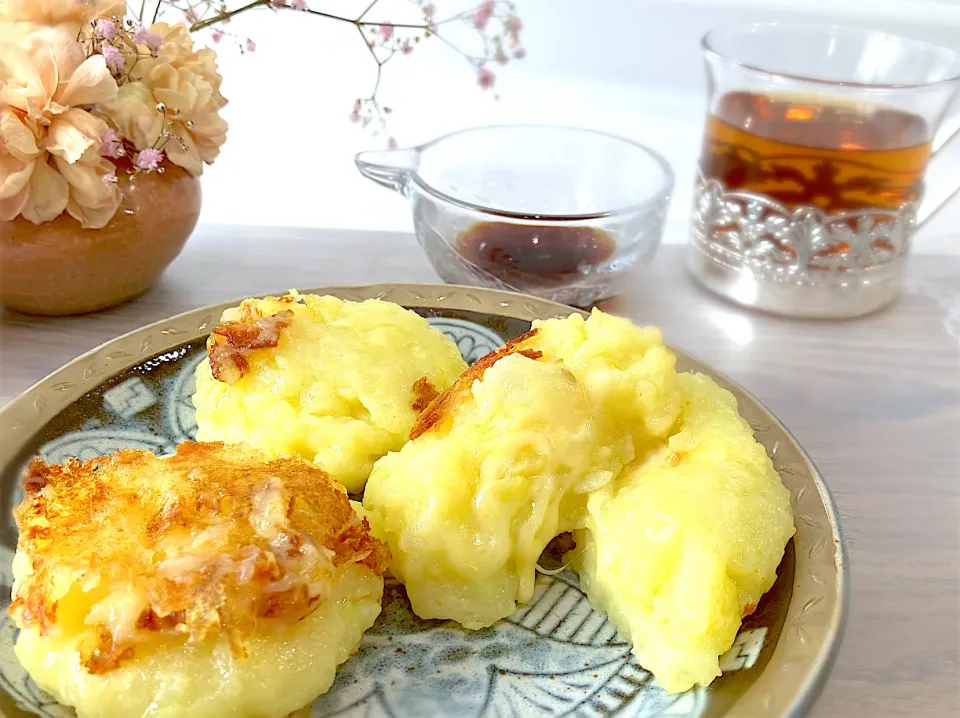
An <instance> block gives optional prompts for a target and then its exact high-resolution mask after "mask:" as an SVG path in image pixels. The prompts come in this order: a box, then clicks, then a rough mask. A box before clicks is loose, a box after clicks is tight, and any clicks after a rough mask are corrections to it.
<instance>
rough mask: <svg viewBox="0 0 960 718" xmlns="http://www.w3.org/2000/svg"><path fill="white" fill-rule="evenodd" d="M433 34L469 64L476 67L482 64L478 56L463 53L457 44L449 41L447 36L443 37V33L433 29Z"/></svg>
mask: <svg viewBox="0 0 960 718" xmlns="http://www.w3.org/2000/svg"><path fill="white" fill-rule="evenodd" d="M433 36H434V37H435V38H437V39H438V40H439V41H440V42H442V43H443V44H444V45H446V46H447V47H449V48H450V49H451V50H453V51H454V52H456V53H457V54H458V55H460V57H462V58H463V59H464V60H466V61H467V62H469V63H470V64H471V65H476V66H477V67H479V66H480V65H482V64H483V61H482V60H481V59H480V58H479V57H474V56H473V55H468V54H467V53H465V52H464V51H463V50H461V49H460V48H459V47H457V46H456V45H454V44H453V43H452V42H450V41H449V40H448V39H447V38H445V37H444V36H443V35H441V34H440V33H438V32H437V31H436V30H434V31H433Z"/></svg>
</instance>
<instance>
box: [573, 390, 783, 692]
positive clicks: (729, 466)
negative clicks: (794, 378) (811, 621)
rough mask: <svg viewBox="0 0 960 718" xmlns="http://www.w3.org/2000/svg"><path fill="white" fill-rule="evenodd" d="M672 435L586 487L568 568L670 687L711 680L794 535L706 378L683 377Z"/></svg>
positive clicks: (769, 479)
mask: <svg viewBox="0 0 960 718" xmlns="http://www.w3.org/2000/svg"><path fill="white" fill-rule="evenodd" d="M679 379H680V389H681V396H682V407H683V408H682V411H681V414H680V419H679V422H678V424H677V426H676V427H675V428H674V430H673V432H672V434H671V436H670V438H669V440H668V441H667V442H666V444H665V445H664V446H663V447H662V448H661V449H660V450H658V451H656V452H654V453H653V454H651V455H650V456H649V457H647V458H645V459H644V460H641V461H639V462H637V463H636V464H635V465H632V466H630V467H628V468H627V469H626V470H625V471H624V472H623V475H621V476H620V477H618V478H617V480H616V481H615V482H612V483H610V484H608V485H607V486H605V487H603V488H601V489H600V490H598V491H597V492H595V493H594V494H593V495H591V497H590V499H589V502H588V518H587V520H586V525H585V528H584V529H583V530H581V531H578V532H576V534H575V537H576V540H577V549H576V550H575V551H574V552H572V557H573V560H574V562H573V566H574V568H575V569H576V570H577V571H578V573H579V574H580V582H581V584H582V586H583V588H584V590H585V591H586V593H587V596H588V597H589V598H590V602H591V603H592V604H593V605H594V607H596V608H597V609H599V610H602V611H605V612H606V613H607V614H609V616H610V619H611V620H612V621H613V622H614V624H615V625H616V626H617V628H618V629H619V630H620V633H621V635H623V636H624V638H626V639H628V640H629V641H630V642H631V643H633V652H634V653H635V654H636V655H637V658H638V659H639V661H640V664H641V665H642V666H643V667H644V668H646V669H647V670H649V671H650V672H652V673H653V674H654V675H655V676H656V677H657V680H659V681H660V683H661V684H662V685H663V686H664V688H666V689H667V690H668V691H670V692H680V691H685V690H687V689H689V688H691V687H693V685H694V684H697V683H699V684H701V685H704V686H705V685H708V684H709V683H710V682H711V681H712V680H713V679H714V678H716V677H717V676H719V675H720V665H719V660H718V659H719V657H720V656H721V655H722V654H723V653H725V652H726V651H727V650H728V649H729V648H730V646H731V645H733V641H734V639H735V638H736V635H737V631H738V630H739V628H740V623H741V620H742V618H743V616H744V615H746V614H748V613H750V612H752V611H753V610H754V608H756V606H757V603H758V602H759V601H760V597H761V596H762V595H763V594H764V593H766V592H767V591H768V590H769V589H770V587H771V586H772V585H773V583H774V581H775V580H776V577H777V566H778V565H779V564H780V560H781V559H782V558H783V552H784V548H785V546H786V544H787V541H789V540H790V537H791V536H793V533H794V524H793V511H792V509H791V507H790V492H789V491H787V489H786V488H785V487H784V486H783V484H782V483H781V482H780V477H779V476H778V475H777V472H776V471H775V470H774V468H773V464H772V462H771V461H770V459H769V457H768V456H767V453H766V451H765V450H764V448H763V446H761V445H760V444H759V443H758V442H757V441H756V439H754V437H753V433H752V432H751V430H750V426H749V424H747V422H746V421H744V420H743V419H742V418H741V417H740V415H739V414H738V413H737V402H736V399H735V398H734V397H733V395H732V394H731V393H730V392H728V391H726V390H724V389H721V388H720V387H719V386H717V385H716V383H715V382H714V381H713V380H712V379H710V378H709V377H706V376H702V375H692V374H680V376H679Z"/></svg>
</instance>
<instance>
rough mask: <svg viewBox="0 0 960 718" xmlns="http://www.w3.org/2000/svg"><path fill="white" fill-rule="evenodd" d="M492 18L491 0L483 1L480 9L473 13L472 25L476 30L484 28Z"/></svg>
mask: <svg viewBox="0 0 960 718" xmlns="http://www.w3.org/2000/svg"><path fill="white" fill-rule="evenodd" d="M492 17H493V0H484V2H483V3H481V5H480V7H478V8H477V9H476V11H475V12H474V13H473V24H474V25H476V27H477V29H478V30H483V29H484V28H486V26H487V23H489V22H490V18H492Z"/></svg>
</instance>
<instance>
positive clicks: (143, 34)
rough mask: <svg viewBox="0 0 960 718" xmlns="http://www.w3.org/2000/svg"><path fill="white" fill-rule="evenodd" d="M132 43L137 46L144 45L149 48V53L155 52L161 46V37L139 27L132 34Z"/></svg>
mask: <svg viewBox="0 0 960 718" xmlns="http://www.w3.org/2000/svg"><path fill="white" fill-rule="evenodd" d="M133 41H134V42H135V43H137V44H138V45H146V46H147V47H149V48H150V51H151V52H156V51H157V50H159V49H160V46H161V45H163V36H162V35H158V34H157V33H155V32H150V31H149V30H147V28H145V27H139V28H137V31H136V32H135V33H133Z"/></svg>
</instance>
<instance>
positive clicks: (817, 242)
mask: <svg viewBox="0 0 960 718" xmlns="http://www.w3.org/2000/svg"><path fill="white" fill-rule="evenodd" d="M916 211H917V205H916V203H912V202H911V203H907V204H904V205H902V206H901V207H899V208H898V209H895V210H891V209H882V208H868V209H861V210H855V211H844V212H838V213H836V214H827V213H825V212H823V211H822V210H821V209H819V208H818V207H815V206H813V205H804V206H801V207H796V208H793V209H791V208H789V207H786V206H785V205H783V204H781V203H780V202H777V201H776V200H774V199H771V198H770V197H767V196H765V195H762V194H755V193H752V192H741V191H731V190H727V189H726V188H725V187H724V186H723V184H722V183H721V182H719V181H717V180H708V179H705V178H704V177H703V176H702V175H700V176H699V179H698V182H697V187H696V194H695V202H694V213H693V231H692V235H693V236H692V241H693V243H694V245H695V246H697V247H698V248H699V249H701V250H702V251H703V252H705V253H706V254H707V255H708V256H710V257H712V258H713V259H714V260H716V261H718V262H721V263H722V264H725V265H726V266H728V267H732V268H735V269H744V270H747V271H750V272H751V273H753V274H754V275H756V276H757V277H758V278H759V279H763V280H773V281H784V282H791V283H796V284H844V285H846V284H849V283H857V282H860V281H865V280H867V279H868V277H869V276H870V274H872V273H875V272H877V271H878V270H883V269H892V268H893V266H895V265H896V264H897V263H898V262H900V261H901V260H902V259H903V257H904V256H905V255H906V253H907V249H908V247H909V243H910V237H911V235H912V234H913V230H914V227H915V225H916Z"/></svg>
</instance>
